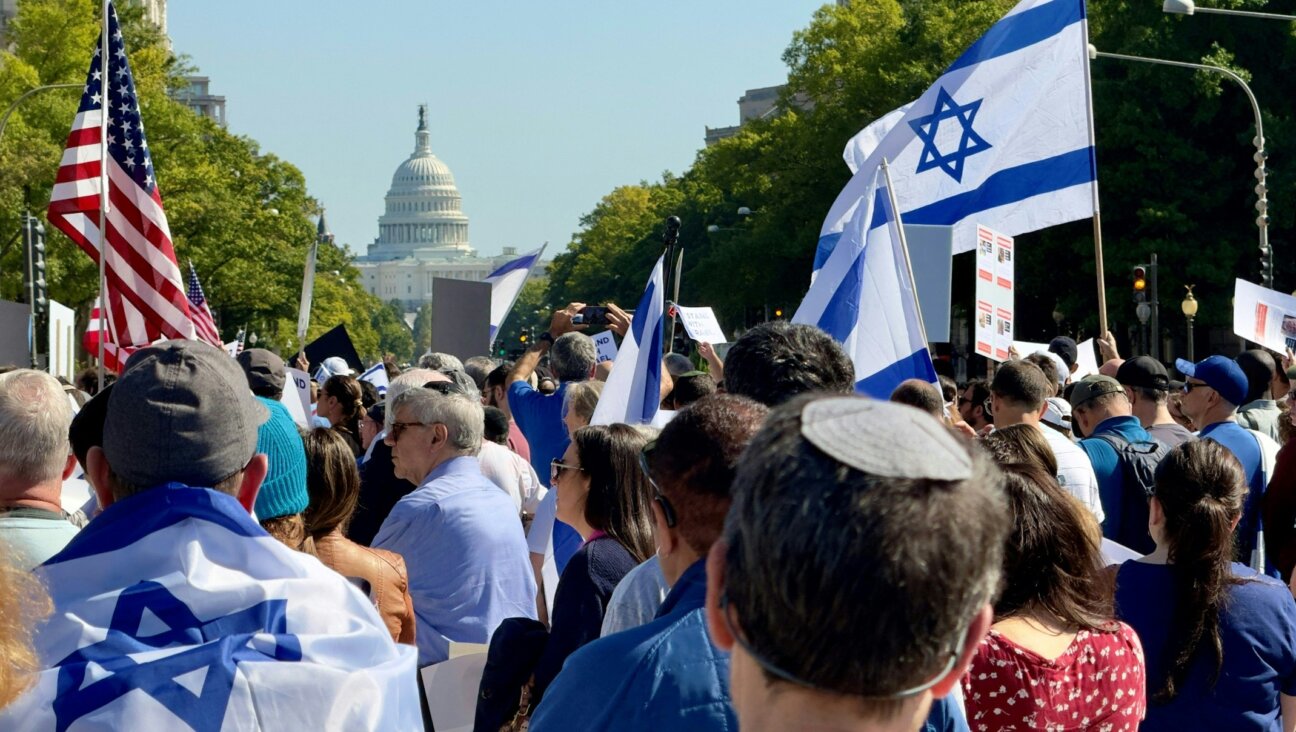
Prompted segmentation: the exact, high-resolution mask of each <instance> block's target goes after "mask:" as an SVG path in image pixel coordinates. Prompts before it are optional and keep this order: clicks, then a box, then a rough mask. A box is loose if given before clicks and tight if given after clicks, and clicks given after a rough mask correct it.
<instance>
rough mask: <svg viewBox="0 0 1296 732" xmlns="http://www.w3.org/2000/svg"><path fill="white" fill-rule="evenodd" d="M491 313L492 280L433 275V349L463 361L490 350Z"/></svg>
mask: <svg viewBox="0 0 1296 732" xmlns="http://www.w3.org/2000/svg"><path fill="white" fill-rule="evenodd" d="M490 314H491V286H490V284H489V283H487V282H468V281H466V280H452V279H448V278H445V277H434V278H433V279H432V342H431V350H432V351H435V352H437V353H448V354H450V355H452V356H458V357H459V360H461V361H467V360H468V359H470V358H472V357H473V356H478V355H481V354H483V353H490V347H491V338H490Z"/></svg>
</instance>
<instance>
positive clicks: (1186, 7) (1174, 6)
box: [1161, 0, 1296, 20]
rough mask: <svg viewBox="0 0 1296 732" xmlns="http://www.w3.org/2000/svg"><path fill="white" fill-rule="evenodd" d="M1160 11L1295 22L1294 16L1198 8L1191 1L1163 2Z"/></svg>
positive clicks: (1176, 13)
mask: <svg viewBox="0 0 1296 732" xmlns="http://www.w3.org/2000/svg"><path fill="white" fill-rule="evenodd" d="M1161 10H1162V11H1163V12H1166V13H1169V14H1171V15H1194V14H1196V13H1213V14H1215V15H1237V16H1240V17H1243V18H1263V19H1265V20H1296V15H1279V14H1278V13H1258V12H1256V11H1254V10H1227V9H1224V8H1199V7H1197V3H1195V2H1193V0H1165V2H1164V3H1162V4H1161Z"/></svg>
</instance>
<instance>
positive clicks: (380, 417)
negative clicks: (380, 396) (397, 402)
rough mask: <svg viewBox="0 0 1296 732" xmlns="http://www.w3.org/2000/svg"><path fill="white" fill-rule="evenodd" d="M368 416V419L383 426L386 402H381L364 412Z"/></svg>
mask: <svg viewBox="0 0 1296 732" xmlns="http://www.w3.org/2000/svg"><path fill="white" fill-rule="evenodd" d="M365 411H366V412H367V413H368V414H369V419H372V420H373V421H375V422H377V423H378V424H383V423H384V422H385V421H386V419H387V402H386V401H381V402H378V403H377V404H375V405H373V406H372V407H369V408H368V409H367V410H365Z"/></svg>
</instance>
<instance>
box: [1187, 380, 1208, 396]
mask: <svg viewBox="0 0 1296 732" xmlns="http://www.w3.org/2000/svg"><path fill="white" fill-rule="evenodd" d="M1203 388H1204V389H1209V388H1211V385H1210V384H1207V383H1205V382H1202V383H1200V384H1194V383H1193V382H1191V381H1185V382H1184V385H1183V393H1185V394H1187V393H1188V392H1190V391H1192V390H1193V389H1203Z"/></svg>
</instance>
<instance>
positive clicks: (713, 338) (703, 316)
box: [675, 305, 729, 343]
mask: <svg viewBox="0 0 1296 732" xmlns="http://www.w3.org/2000/svg"><path fill="white" fill-rule="evenodd" d="M675 309H676V310H678V311H679V318H680V322H682V323H684V330H686V331H688V335H689V338H692V339H693V340H695V341H697V342H698V343H728V342H729V339H728V338H726V337H725V334H724V329H722V328H721V327H720V321H719V320H717V319H716V315H715V311H714V310H712V309H711V308H686V307H684V306H683V305H676V306H675Z"/></svg>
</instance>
